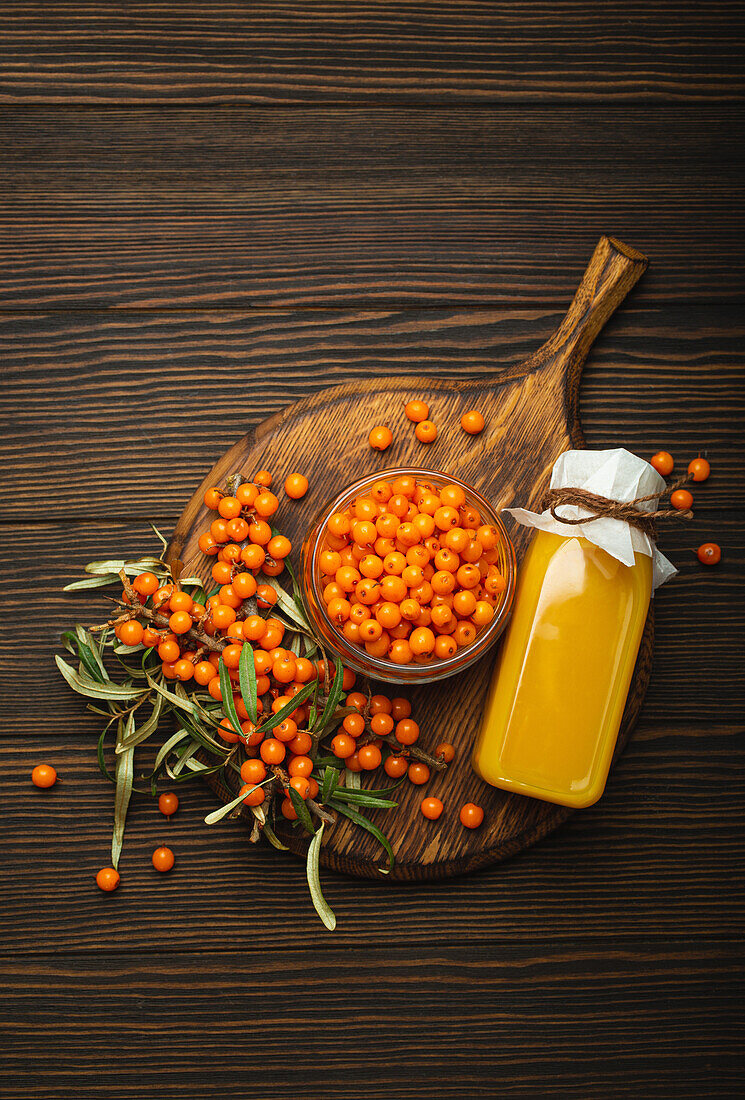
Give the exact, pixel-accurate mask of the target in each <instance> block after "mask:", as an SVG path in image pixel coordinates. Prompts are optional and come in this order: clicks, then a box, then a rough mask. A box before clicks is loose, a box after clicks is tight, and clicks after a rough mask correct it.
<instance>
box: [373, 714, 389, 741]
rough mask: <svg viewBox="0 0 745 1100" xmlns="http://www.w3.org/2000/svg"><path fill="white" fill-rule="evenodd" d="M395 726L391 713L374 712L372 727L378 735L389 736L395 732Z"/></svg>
mask: <svg viewBox="0 0 745 1100" xmlns="http://www.w3.org/2000/svg"><path fill="white" fill-rule="evenodd" d="M393 726H394V722H393V719H392V718H391V716H390V714H385V713H384V712H381V713H380V714H373V716H372V718H371V719H370V729H371V730H372V731H373V733H374V734H375V735H376V737H387V736H388V734H389V733H393Z"/></svg>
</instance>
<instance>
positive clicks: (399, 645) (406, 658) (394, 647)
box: [388, 628, 414, 665]
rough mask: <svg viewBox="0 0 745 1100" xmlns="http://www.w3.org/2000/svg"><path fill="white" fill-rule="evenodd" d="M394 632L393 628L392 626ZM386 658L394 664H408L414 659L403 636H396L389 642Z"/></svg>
mask: <svg viewBox="0 0 745 1100" xmlns="http://www.w3.org/2000/svg"><path fill="white" fill-rule="evenodd" d="M394 633H395V628H394ZM388 659H389V661H393V663H394V664H395V665H409V664H411V662H412V661H413V659H414V654H413V651H412V648H411V646H410V645H409V643H408V641H407V640H406V639H405V638H396V639H395V640H394V641H393V642H391V645H390V648H389V650H388Z"/></svg>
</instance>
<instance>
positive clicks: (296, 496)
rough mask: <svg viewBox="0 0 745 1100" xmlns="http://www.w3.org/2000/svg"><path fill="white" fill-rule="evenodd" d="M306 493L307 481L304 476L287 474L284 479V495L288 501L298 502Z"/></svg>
mask: <svg viewBox="0 0 745 1100" xmlns="http://www.w3.org/2000/svg"><path fill="white" fill-rule="evenodd" d="M307 492H308V479H307V477H306V476H305V474H288V476H287V477H286V478H285V493H286V494H287V496H288V497H289V498H290V500H300V498H301V497H304V496H305V494H306V493H307Z"/></svg>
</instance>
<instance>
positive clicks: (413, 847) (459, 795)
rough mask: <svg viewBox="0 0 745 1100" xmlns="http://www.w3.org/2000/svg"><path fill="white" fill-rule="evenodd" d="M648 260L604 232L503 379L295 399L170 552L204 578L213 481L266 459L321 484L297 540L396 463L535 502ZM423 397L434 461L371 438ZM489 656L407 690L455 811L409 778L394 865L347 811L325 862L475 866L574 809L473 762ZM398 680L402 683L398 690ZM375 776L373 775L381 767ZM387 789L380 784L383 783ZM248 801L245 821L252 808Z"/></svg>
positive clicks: (635, 697)
mask: <svg viewBox="0 0 745 1100" xmlns="http://www.w3.org/2000/svg"><path fill="white" fill-rule="evenodd" d="M646 266H647V260H646V257H644V256H643V255H642V254H641V253H639V252H638V251H636V250H635V249H633V248H630V247H629V246H628V245H626V244H623V243H622V242H620V241H617V240H615V239H613V238H608V237H602V238H601V240H600V242H599V243H598V245H597V246H596V248H595V250H594V252H593V254H592V257H591V258H590V261H589V263H588V265H587V268H586V270H585V273H584V275H583V278H582V282H581V283H580V285H579V288H578V289H577V292H576V294H575V296H574V298H573V300H572V303H571V305H570V306H569V309H568V311H567V314H566V316H565V317H564V319H563V320H562V322H561V324H560V325H559V327H558V328H557V330H556V332H555V333H554V334H553V335H552V336H551V337H550V338H549V340H548V341H547V342H546V343H545V344H544V345H543V346H542V347H540V348H536V350H535V351H534V352H533V354H532V355H531V356H530V357H529V358H528V359H527V360H526V361H525V362H523V363H521V364H516V365H515V366H514V367H513V368H512V369H511V370H508V371H506V372H504V374H502V375H501V376H500V378H499V379H498V380H493V381H491V382H486V384H484V383H471V384H469V383H466V382H463V381H461V380H439V381H433V380H431V379H426V378H419V379H414V380H412V382H409V381H408V380H407V381H404V382H402V381H400V380H383V379H380V380H376V381H371V382H367V383H361V384H359V385H350V384H346V385H341V386H337V387H334V388H332V389H328V390H321V392H320V393H318V394H315V395H314V396H312V397H310V398H307V399H306V400H305V401H302V402H299V403H298V404H296V405H292V406H289V407H288V408H286V409H284V410H282V411H281V412H280V413H278V414H277V415H275V416H274V417H272V418H271V419H269V420H267V421H264V422H263V423H262V424H259V426H258V427H257V428H256V430H255V431H253V432H250V433H249V434H248V435H246V436H244V437H243V438H242V439H241V440H239V441H238V442H237V443H236V444H235V445H234V446H233V447H232V448H231V449H230V450H229V451H228V452H227V454H226V455H224V456H223V457H222V458H221V459H220V460H219V461H218V462H217V463H216V465H215V466H214V467H213V469H212V470H211V471H210V473H209V474H208V475H207V477H206V478H205V480H204V482H203V483H202V485H201V486H200V487H199V488H198V489H197V490H196V492H195V494H194V496H193V497H192V499H191V501H190V502H189V504H187V506H186V508H185V509H184V512H183V514H182V516H181V518H180V519H179V522H178V523H177V525H176V528H175V531H174V534H173V538H172V540H171V543H170V545H169V548H168V554H167V556H168V558H169V560H171V561H173V560H175V559H176V558H179V559H181V560H182V561H183V562H184V567H185V569H186V572H187V573H188V575H190V576H200V577H202V579H204V580H206V579H207V578H208V576H209V571H210V566H211V562H210V559H208V558H206V557H205V556H204V555H203V554H202V553H201V552H200V550H199V548H198V546H197V540H198V538H199V536H200V534H201V533H202V532H203V531H204V530H205V529H206V528H207V527H208V526H209V523H210V519H211V514H210V512H209V510H208V509H207V508H206V507H205V505H204V503H203V497H204V492H205V490H206V489H207V488H209V486H211V485H223V484H224V482H225V479H226V478H227V477H228V476H229V475H230V474H231V473H234V472H240V473H242V474H244V475H245V476H246V477H249V478H250V477H251V475H252V474H253V472H254V471H255V470H257V469H268V470H271V471H275V470H277V469H279V470H288V471H289V470H291V469H302V470H303V471H304V472H305V473H306V475H307V476H308V477H309V480H310V483H311V485H312V489H311V490H310V492H309V493H308V495H307V497H305V498H304V499H303V503H302V506H301V507H299V508H290V509H289V510H288V512H287V522H285V524H284V525H283V530H284V531H285V533H286V534H287V535H288V536H289V537H290V538H291V539H292V542H293V545H294V546H298V545H299V544H300V543H301V542H302V540H303V538H304V537H305V532H306V530H307V525H308V522H309V517H313V516H315V514H316V512H318V511H319V509H322V508H323V507H324V505H325V503H326V501H328V500H329V499H331V498H333V497H334V496H335V495H336V494H337V493H338V492H339V491H340V490H341V489H342V488H343V487H344V486H345V485H348V484H349V483H350V482H352V481H354V480H356V479H357V478H359V477H360V476H367V475H370V474H375V472H376V471H379V470H381V469H383V470H384V469H386V468H390V467H395V466H399V467H408V466H412V467H415V468H420V469H421V468H424V469H427V468H428V467H429V468H434V469H441V470H443V471H444V472H445V473H449V472H452V473H456V474H457V476H459V477H460V478H461V479H462V480H463V481H465V482H466V483H468V484H469V485H472V486H473V487H474V488H475V489H477V490H479V491H480V492H482V493H483V494H484V496H485V497H486V498H487V500H489V501H490V502H491V503H492V505H493V506H494V507H495V509H496V511H497V512H499V511H501V509H502V508H505V507H508V506H510V505H514V504H516V503H518V502H522V503H523V504H525V505H526V506H527V507H534V506H536V504H537V503H538V501H539V500H540V498H541V497H542V495H543V493H544V492H545V490H546V487H547V485H548V479H549V476H550V472H551V467H552V465H553V462H554V460H555V459H556V457H557V456H558V455H559V454H561V452H562V451H564V450H566V449H567V448H568V447H581V446H583V445H584V440H583V436H582V431H581V428H580V423H579V418H578V406H579V388H580V379H581V374H582V367H583V365H584V362H585V359H586V357H587V354H588V352H589V349H590V347H591V345H592V343H593V341H594V339H595V337H596V336H597V335H598V333H599V332H600V330H601V328H602V327H603V325H604V324H605V322H606V321H607V320H608V319H609V317H610V316H611V314H612V313H613V312H614V310H615V309H616V308H617V307H618V305H620V303H621V302H622V301H623V299H624V298H625V297H626V295H627V294H628V293H629V291H630V290H631V289H632V287H633V286H634V285H635V284H636V282H637V281H638V280H639V279H640V278H641V276H642V275H643V273H644V271H645V269H646ZM412 384H413V387H414V389H415V391H416V392H417V394H418V395H419V396H420V397H421V398H422V399H423V400H424V401H426V402H427V404H428V405H429V407H430V415H431V416H432V417H433V419H434V420H435V422H436V423H438V424H440V425H441V430H440V432H439V434H438V442H439V454H438V459H437V464H435V460H434V458H433V457H432V456H431V453H430V452H431V449H430V448H429V447H426V446H423V445H422V444H420V443H419V441H418V440H417V439H416V438H415V436H414V435H413V433H412V431H411V430H410V429H409V430H408V431H406V432H405V434H404V432H403V431H401V432H399V434H398V438H397V440H396V444H395V447H390V448H389V449H388V450H387V451H386V452H385V454H384V455H381V454H375V453H374V452H372V451H371V449H370V446H369V444H368V442H367V438H366V436H367V430H368V428H367V426H368V425H369V424H370V423H384V424H387V423H391V424H397V423H399V422H405V417H404V414H403V406H404V404H405V402H406V399H407V396H406V395H407V393H408V392H410V388H411V385H412ZM471 408H478V409H479V410H481V411H482V413H483V414H484V417H485V419H486V427H485V429H484V431H483V432H482V433H481V434H480V435H479V436H478V438H476V439H474V438H473V437H471V436H468V435H467V434H466V433H464V432H463V431H462V429H461V428H460V419H461V416H462V415H463V413H464V412H466V411H467V410H468V409H471ZM509 533H510V536H511V538H512V540H513V542H514V545H515V549H516V550H517V553H518V559H519V557H520V555H521V553H522V552H523V551H524V549H525V547H526V545H527V543H528V541H529V532H528V530H527V529H526V528H521V527H518V526H517V525H513V526H512V527H511V529H510V532H509ZM652 621H653V616H652V613H651V610H650V616H649V619H648V622H647V629H646V631H645V636H644V639H643V641H642V644H641V646H640V649H639V656H638V658H637V663H636V668H635V671H634V676H633V679H632V684H631V687H630V690H629V696H628V701H627V705H626V710H625V712H624V719H623V722H622V726H621V731H620V733H619V749H620V748H622V747H623V745H624V744H625V741H626V739H627V737H628V734H629V732H630V729H631V728H632V727H633V724H634V722H635V720H636V718H637V716H638V712H639V708H640V706H641V701H642V699H643V697H644V693H645V691H646V687H647V683H648V681H649V674H650V669H651V664H652V638H653V626H652ZM492 666H493V653H490V654H489V655H487V656H485V657H484V658H482V659H481V660H480V661H479V662H478V663H477V664H475V665H472V666H471V667H469V668H468V669H466V670H465V671H463V672H462V673H460V674H459V675H458V677H457V681H455V680H447V681H442V682H439V683H436V684H424V685H420V686H418V687H416V688H413V689H412V690H410V691H407V692H406V695H407V697H410V698H411V701H412V707H413V713H414V715H415V716H417V715H422V717H424V716H425V715H426V718H427V727H428V729H427V742H426V745H425V746H424V747H428V748H429V749H430V750H431V749H433V748H434V746H435V745H436V744H438V742H440V741H450V742H451V743H452V744H453V745H454V746H455V750H456V759H455V761H454V762H453V764H452V765H451V766H450V767H449V768H448V771H447V773H445V774H442V775H438V774H433V775H432V778H431V780H430V782H428V783H427V787H426V793H428V794H433V795H435V796H438V797H440V796H441V797H442V798H443V799H444V800H445V802H446V805H447V806H448V809H447V811H446V813H445V814H444V815H443V817H442V818H441V819H439V820H438V823H437V825H430V824H429V823H428V822H426V823H425V821H424V819H423V818H422V815H421V813H420V809H419V806H420V803H421V800H422V796H423V794H424V793H425V791H424V790H423V789H421V788H416V787H413V786H411V785H409V784H404V786H403V787H402V788H400V790H399V791H397V792H396V800H397V802H398V807H397V809H396V812H395V814H384V815H383V814H381V813H378V814H376V815H374V816H373V818H372V819H373V820H374V821H375V824H377V825H378V827H380V826H381V825H382V824H383V818H384V823H385V830H386V833H387V835H388V837H389V840H390V843H391V846H392V848H393V852H394V854H395V866H394V867H393V869H392V870H391V871H390V874H388V872H387V871H386V868H385V866H384V865H383V864H381V855H380V851H379V844H378V842H377V841H376V840H375V839H374V837H371V836H370V835H369V834H365V835H364V836H363V835H360V830H359V829H358V828H356V827H355V826H354V825H353V824H352V823H351V822H349V821H348V820H347V819H340V820H337V822H336V824H335V825H334V827H333V828H331V829H327V830H326V834H325V836H324V841H323V848H322V850H321V859H322V861H323V862H324V864H325V865H327V866H331V867H334V868H335V869H336V870H342V871H345V872H348V873H350V874H357V875H364V876H367V877H370V878H382V876H384V875H385V878H384V879H383V881H389V880H390V879H393V878H396V879H398V878H401V879H404V880H410V879H417V878H439V877H442V876H446V875H453V874H461V873H463V872H465V871H470V870H475V869H477V868H478V867H481V866H486V865H488V864H489V863H493V862H496V861H497V860H500V859H504V858H506V857H507V856H510V855H514V854H515V852H517V851H520V850H522V849H523V848H525V847H528V846H529V845H531V844H533V843H535V841H537V840H540V839H542V838H543V837H544V836H546V835H547V833H548V832H550V831H551V830H552V829H554V828H556V827H557V826H558V825H559V824H561V823H562V822H563V821H565V820H566V819H567V817H568V816H569V814H570V812H571V811H570V810H568V809H567V808H566V807H562V806H558V807H557V806H555V805H552V804H550V803H546V802H541V801H538V800H535V799H528V798H525V797H522V796H519V795H509V794H506V793H505V792H504V791H501V790H498V789H496V788H493V787H490V786H489V785H488V784H486V783H484V782H483V781H482V780H480V779H479V778H478V777H477V776H476V774H475V773H474V772H473V770H472V768H471V765H470V759H469V756H470V750H471V747H472V745H473V742H474V739H475V736H476V733H477V730H478V726H479V721H480V716H481V712H482V708H483V702H484V697H485V694H486V690H487V687H488V683H489V680H490V677H491V669H492ZM393 690H396V689H395V688H394V689H393ZM372 778H373V780H375V778H376V777H372ZM207 782H208V784H209V785H210V786H212V787H214V789H215V790H216V791H217V792H218V793H219V794H220V795H221V797H224V798H225V799H226V801H227V800H229V799H230V797H231V794H233V793H235V794H237V786H236V788H235V792H233V790H232V787H233V784H232V783H231V784H230V786H229V787H226V786H225V783H224V782H223V781H222V779H217V778H214V777H208V778H207ZM373 785H374V786H379V782H373ZM466 802H475V803H476V804H477V805H480V806H482V807H483V808H484V812H485V820H484V824H483V826H482V827H481V828H480V829H478V830H465V829H461V828H458V826H457V818H456V812H457V811H456V807H459V806H461V805H463V804H464V803H466ZM251 816H252V815H250V813H248V812H246V820H248V818H249V817H251ZM278 835H280V837H281V838H282V839H283V840H284V841H285V843H286V844H287V845H288V846H289V847H290V848H291V849H292V850H293V851H295V852H298V853H300V854H304V852H305V850H306V847H307V844H306V841H305V838H304V837H303V836H302V835H301V834H299V833H298V831H297V830H293V829H291V828H290V827H289V825H287V826H285V825H284V823H283V822H280V821H278Z"/></svg>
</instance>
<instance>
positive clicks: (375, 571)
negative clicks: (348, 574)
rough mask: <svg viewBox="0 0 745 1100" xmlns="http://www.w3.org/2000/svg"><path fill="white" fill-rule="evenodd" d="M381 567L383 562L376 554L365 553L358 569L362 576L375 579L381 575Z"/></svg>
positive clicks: (382, 567)
mask: <svg viewBox="0 0 745 1100" xmlns="http://www.w3.org/2000/svg"><path fill="white" fill-rule="evenodd" d="M383 569H384V565H383V562H382V561H381V560H380V558H379V557H378V555H377V554H365V556H364V558H362V560H361V561H360V564H359V571H360V573H361V574H362V576H363V577H368V578H372V579H373V580H377V578H378V577H380V576H382V575H383Z"/></svg>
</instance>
